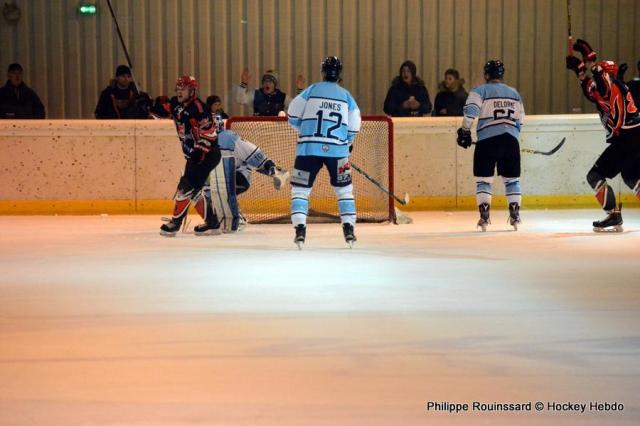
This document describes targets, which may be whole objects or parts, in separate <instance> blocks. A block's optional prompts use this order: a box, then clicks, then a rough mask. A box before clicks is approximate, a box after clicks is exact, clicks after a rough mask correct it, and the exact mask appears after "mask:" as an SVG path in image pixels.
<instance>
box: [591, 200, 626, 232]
mask: <svg viewBox="0 0 640 426" xmlns="http://www.w3.org/2000/svg"><path fill="white" fill-rule="evenodd" d="M621 207H622V206H621ZM623 230H624V229H623V228H622V213H621V212H620V210H613V211H611V212H609V214H608V215H607V217H605V218H604V219H602V220H596V221H594V222H593V231H594V232H622V231H623Z"/></svg>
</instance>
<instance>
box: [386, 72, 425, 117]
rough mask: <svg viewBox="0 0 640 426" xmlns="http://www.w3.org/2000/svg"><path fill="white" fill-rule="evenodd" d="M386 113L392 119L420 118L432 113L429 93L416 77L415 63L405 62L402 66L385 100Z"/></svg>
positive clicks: (422, 82)
mask: <svg viewBox="0 0 640 426" xmlns="http://www.w3.org/2000/svg"><path fill="white" fill-rule="evenodd" d="M384 112H385V114H387V115H390V116H392V117H419V116H422V115H425V114H429V113H430V112H431V100H430V99H429V92H428V90H427V87H426V86H425V84H424V81H422V79H421V78H420V77H418V76H417V75H416V64H414V63H413V62H411V61H404V62H403V63H402V65H401V66H400V71H399V75H398V76H396V77H395V78H394V79H393V81H392V82H391V87H390V88H389V91H388V92H387V97H386V98H385V100H384Z"/></svg>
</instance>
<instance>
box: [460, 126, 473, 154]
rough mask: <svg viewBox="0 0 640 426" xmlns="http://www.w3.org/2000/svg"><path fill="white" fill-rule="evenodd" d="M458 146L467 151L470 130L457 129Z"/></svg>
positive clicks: (469, 144)
mask: <svg viewBox="0 0 640 426" xmlns="http://www.w3.org/2000/svg"><path fill="white" fill-rule="evenodd" d="M458 145H460V146H461V147H463V148H464V149H467V148H469V147H470V146H471V130H469V129H465V128H464V127H460V128H459V129H458Z"/></svg>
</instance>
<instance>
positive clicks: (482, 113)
mask: <svg viewBox="0 0 640 426" xmlns="http://www.w3.org/2000/svg"><path fill="white" fill-rule="evenodd" d="M476 118H478V127H477V133H478V140H483V139H487V138H491V137H494V136H498V135H501V134H504V133H508V134H510V135H512V136H513V137H515V138H516V139H518V138H519V137H520V129H521V127H522V123H523V121H524V105H522V97H521V96H520V93H518V91H517V90H516V89H514V88H513V87H510V86H507V85H506V84H503V83H486V84H482V85H480V86H477V87H474V88H473V89H472V90H471V92H470V93H469V97H468V98H467V102H466V103H465V105H464V120H463V122H462V127H464V128H467V129H469V128H471V124H472V123H473V120H474V119H476Z"/></svg>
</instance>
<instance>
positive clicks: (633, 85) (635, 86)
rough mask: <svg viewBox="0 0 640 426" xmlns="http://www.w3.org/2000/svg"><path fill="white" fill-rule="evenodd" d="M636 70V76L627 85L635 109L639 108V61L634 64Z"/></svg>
mask: <svg viewBox="0 0 640 426" xmlns="http://www.w3.org/2000/svg"><path fill="white" fill-rule="evenodd" d="M636 67H637V68H638V76H637V77H635V78H634V79H633V80H631V81H629V82H628V83H627V86H628V87H629V91H630V92H631V96H633V103H635V104H636V107H637V108H640V61H638V63H637V64H636Z"/></svg>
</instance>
